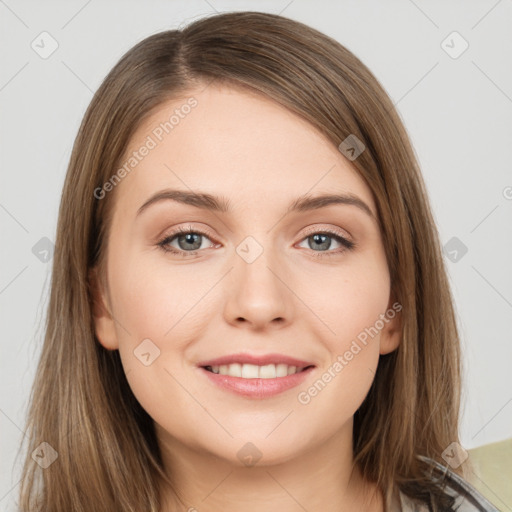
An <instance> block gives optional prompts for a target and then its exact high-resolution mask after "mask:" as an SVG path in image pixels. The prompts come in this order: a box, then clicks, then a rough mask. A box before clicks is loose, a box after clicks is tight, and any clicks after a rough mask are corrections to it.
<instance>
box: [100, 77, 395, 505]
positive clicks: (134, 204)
mask: <svg viewBox="0 0 512 512" xmlns="http://www.w3.org/2000/svg"><path fill="white" fill-rule="evenodd" d="M190 96H194V97H195V98H196V99H197V101H198V105H197V106H196V107H195V108H194V109H192V111H191V112H190V114H188V115H187V116H185V117H184V118H183V119H180V122H179V124H178V125H177V126H175V127H174V129H173V130H172V131H171V132H170V133H169V134H167V135H165V137H164V138H163V140H162V141H161V142H160V143H159V144H158V145H157V147H156V148H154V149H152V150H151V151H150V152H149V154H148V155H147V156H146V157H144V159H143V160H142V161H141V162H140V163H139V164H138V165H137V166H136V168H135V169H134V170H133V171H132V172H131V173H129V174H128V175H127V176H126V177H125V178H124V179H123V180H122V181H121V183H120V184H118V185H117V187H116V189H115V208H114V215H113V220H112V229H111V232H110V237H109V240H108V246H107V247H108V249H107V260H106V261H107V283H108V286H107V288H106V289H105V290H103V289H101V287H100V286H99V285H98V287H97V289H98V290H99V291H98V292H97V293H98V295H97V297H98V301H97V304H99V305H96V307H95V311H94V316H95V327H96V335H97V337H98V340H99V341H100V343H101V344H102V345H103V346H104V347H105V348H107V349H109V350H115V349H118V350H119V352H120V355H121V359H122V362H123V367H124V369H125V372H126V375H127V379H128V382H129V384H130V386H131V389H132V390H133V392H134V394H135V396H136V397H137V399H138V400H139V402H140V403H141V405H142V406H143V407H144V409H145V410H146V411H147V412H148V414H149V415H150V416H151V417H152V418H153V419H154V421H155V426H156V430H157V435H158V439H159V443H160V446H161V449H162V453H163V458H164V463H165V467H166V470H167V471H168V474H169V475H170V477H171V479H172V480H173V482H174V483H175V485H176V487H177V488H178V489H180V491H181V495H182V499H183V502H184V504H185V505H180V506H179V507H178V506H177V504H176V502H175V500H174V498H173V495H172V493H171V492H170V491H169V490H168V489H167V488H166V487H164V486H163V487H162V499H163V503H164V505H163V507H162V511H164V512H166V511H171V510H187V508H188V507H194V508H195V509H196V510H198V511H201V512H202V511H213V510H223V511H226V512H231V511H235V510H237V511H239V510H244V511H245V512H251V511H253V510H254V511H256V510H258V511H260V510H268V509H272V510H281V511H289V512H292V511H293V512H295V511H303V510H304V509H305V510H324V511H339V510H344V511H352V510H353V511H356V510H357V511H359V510H368V511H381V510H384V509H383V499H382V495H381V493H380V492H379V491H378V490H377V489H376V488H375V487H374V486H373V485H372V484H370V483H367V482H365V481H364V480H363V479H362V477H361V474H360V472H359V470H358V468H357V467H353V465H352V444H351V443H352V430H353V415H354V413H355V411H356V410H357V409H358V407H359V406H360V404H361V403H362V401H363V399H364V398H365V396H366V394H367V392H368V390H369V388H370V385H371V383H372V380H373V378H374V374H375V371H376V368H377V364H378V360H379V354H385V353H388V352H391V351H393V350H395V349H396V348H397V346H398V344H399V339H400V326H399V325H398V322H399V315H397V316H395V318H394V320H391V321H389V322H387V323H386V324H385V326H384V328H383V329H382V330H380V332H379V334H378V335H376V336H375V337H373V339H371V341H370V342H369V343H368V344H367V345H366V346H365V347H364V348H363V349H362V350H361V351H360V352H359V353H358V354H357V355H355V356H354V357H353V359H352V360H351V361H350V362H348V364H347V365H346V366H345V367H344V368H343V370H342V371H341V372H339V373H338V374H337V375H336V377H335V378H333V379H332V380H331V382H329V383H328V385H326V386H325V387H324V389H323V390H322V391H321V392H319V393H318V394H317V395H316V396H315V397H313V398H312V399H311V401H310V402H309V403H308V404H301V403H300V402H299V401H298V399H297V395H298V393H299V392H300V391H304V390H307V389H308V387H310V386H311V385H312V384H313V383H314V382H315V381H316V380H317V379H319V378H321V376H322V374H323V373H324V372H326V371H327V369H328V368H329V367H331V366H332V364H333V362H334V361H336V358H337V356H338V355H340V354H341V355H342V354H344V353H345V352H346V351H347V350H348V349H349V348H350V345H351V343H352V342H353V340H354V339H356V337H357V335H358V334H359V333H361V332H362V331H363V330H364V329H365V328H367V327H369V326H373V325H374V324H375V322H376V320H377V319H379V315H381V314H384V313H385V312H386V310H388V309H389V308H390V307H391V305H392V304H393V302H394V300H393V298H392V297H391V296H390V277H389V271H388V267H387V262H386V257H385V252H384V247H383V244H382V239H381V234H380V232H379V228H378V224H377V222H376V220H375V218H372V217H370V216H369V215H367V214H366V213H365V212H364V211H362V210H361V209H359V208H357V207H355V206H352V205H345V204H341V205H340V204H336V205H330V206H328V207H325V208H322V209H318V210H312V211H306V212H295V213H291V214H289V215H284V214H285V210H286V208H287V206H288V205H289V204H290V202H291V201H292V200H294V199H296V198H297V197H299V196H301V195H303V194H306V193H309V194H310V195H318V194H321V193H352V194H354V195H356V196H357V197H359V198H360V199H361V200H362V201H364V202H365V203H366V204H367V205H368V206H369V208H370V210H371V211H372V212H373V215H374V216H376V215H377V213H376V206H375V202H374V200H373V197H372V193H371V191H370V189H369V188H368V186H367V185H366V184H365V182H364V181H363V180H362V179H361V178H360V177H359V175H358V174H357V172H356V171H355V169H354V168H353V167H352V166H351V163H350V161H349V160H348V159H346V158H345V156H344V155H343V154H342V153H341V152H340V151H339V150H338V149H337V148H336V147H335V146H334V145H333V144H332V143H331V142H330V141H328V140H327V139H326V138H325V137H324V136H323V135H321V134H320V133H318V132H317V131H316V130H315V129H314V128H313V127H312V126H311V125H309V123H307V122H306V121H304V120H302V119H301V118H299V117H298V116H296V115H295V114H293V113H291V112H290V111H288V110H286V109H285V108H283V107H282V106H280V105H278V104H276V103H275V102H273V101H271V100H269V99H267V98H265V97H263V96H261V95H257V94H254V93H250V92H247V91H246V90H242V89H238V88H232V87H230V88H228V87H226V86H224V87H223V86H218V85H215V86H214V85H210V86H209V87H206V88H205V87H204V86H203V87H200V88H197V89H194V90H192V91H191V92H190V94H189V95H186V96H184V97H183V98H180V99H177V100H174V101H170V102H168V103H166V104H165V105H164V106H163V107H161V108H160V109H159V110H158V111H157V112H156V113H154V114H153V115H152V116H151V117H150V118H148V119H146V121H145V122H144V123H143V124H142V125H141V126H140V127H139V129H138V130H137V132H136V133H135V135H134V137H133V138H132V141H131V144H130V148H129V150H128V151H127V154H130V153H131V152H132V151H134V150H136V149H137V148H139V147H140V146H141V145H142V144H143V143H144V140H145V139H146V137H147V136H148V135H149V134H151V132H152V130H153V129H154V128H155V127H156V126H158V125H159V123H160V122H163V121H165V120H167V119H169V117H170V115H172V113H173V111H174V109H176V108H179V107H180V105H183V104H184V103H185V102H186V98H188V97H190ZM165 188H176V189H180V190H188V191H190V190H193V191H195V192H197V191H201V192H207V193H210V194H214V195H222V196H224V197H225V198H227V199H229V202H230V205H231V208H232V211H231V212H229V213H221V212H210V211H206V210H202V209H198V208H196V207H194V206H191V205H184V204H179V203H177V202H174V201H170V200H167V201H161V202H158V203H155V204H153V205H152V206H150V207H148V208H147V209H146V210H145V211H143V213H141V214H140V215H138V216H137V210H138V209H139V207H140V206H141V205H142V204H143V203H144V202H145V201H147V199H148V198H149V197H151V195H152V194H154V193H155V192H157V191H160V190H162V189H165ZM110 193H113V192H110ZM103 200H106V199H103ZM188 225H192V227H193V228H194V229H198V230H200V231H203V230H204V229H207V230H208V231H209V232H210V233H211V235H212V236H211V237H203V238H202V240H203V242H202V244H201V248H200V249H199V250H197V254H196V255H190V254H186V248H187V247H188V246H187V241H183V240H182V242H181V245H180V244H179V240H178V238H174V241H173V242H171V243H170V245H171V246H172V247H174V248H175V249H176V250H180V249H181V251H182V252H185V257H182V256H177V255H173V254H171V253H166V252H164V250H163V249H162V248H160V247H158V246H157V243H158V241H159V240H161V239H162V238H164V236H165V235H167V234H171V232H172V230H173V229H174V228H177V227H180V226H181V227H183V228H186V227H188ZM306 228H308V229H309V228H312V229H314V231H312V232H307V233H306V232H305V230H306ZM316 228H317V229H316ZM325 229H334V230H336V231H338V232H339V234H340V235H341V236H344V237H345V238H347V239H349V240H351V241H353V242H355V243H356V244H357V245H356V247H355V248H354V249H351V250H348V249H344V247H343V246H342V245H341V244H340V243H339V242H337V241H336V239H334V238H329V239H328V241H329V240H330V241H331V245H330V247H329V248H328V249H327V250H324V251H322V250H321V248H319V246H318V243H320V242H318V243H317V244H316V245H315V241H314V240H312V239H311V237H312V234H313V233H322V232H323V231H322V230H325ZM247 236H251V237H253V238H254V239H255V240H256V241H257V242H258V243H259V244H260V246H261V247H262V248H263V252H262V254H261V255H260V256H259V257H258V258H256V260H255V261H253V262H252V263H250V264H249V263H247V261H245V260H244V259H243V258H241V257H240V256H239V255H238V254H237V252H236V248H237V246H239V244H240V243H241V242H242V241H243V240H244V239H245V238H246V237H247ZM188 243H189V244H190V243H191V242H190V241H189V242H188ZM341 251H342V252H341ZM327 252H330V253H331V254H332V255H331V256H328V255H326V254H327ZM318 254H321V255H322V257H315V255H318ZM147 338H149V339H150V340H152V342H153V343H154V344H155V345H156V346H158V348H159V350H160V355H159V357H157V358H156V359H155V360H154V361H153V362H152V364H150V365H149V366H145V365H144V364H142V363H141V361H140V360H139V359H138V358H137V357H135V356H134V350H135V349H136V348H137V346H138V345H139V344H140V343H141V342H142V340H144V339H147ZM236 352H248V353H252V354H265V353H271V352H272V353H276V352H277V353H281V354H285V355H290V356H293V357H297V358H299V359H304V360H306V361H310V362H312V363H313V364H315V365H316V368H315V369H314V371H313V372H312V373H311V374H310V375H309V377H308V379H307V380H306V382H305V383H304V384H302V385H300V386H299V387H297V388H293V389H291V390H288V391H285V392H284V393H281V394H279V395H277V396H274V397H272V398H267V399H263V400H257V399H251V398H246V397H241V396H238V395H234V394H231V393H229V392H227V391H224V390H222V389H220V388H218V387H217V386H214V385H213V384H211V383H210V382H209V381H208V379H206V378H205V377H204V375H203V374H202V371H203V370H199V369H198V368H197V366H196V365H197V363H198V362H200V361H204V360H206V359H211V358H215V357H219V356H223V355H227V354H233V353H236ZM247 442H251V443H252V444H253V445H255V446H256V447H257V449H258V450H259V452H260V453H261V459H260V460H259V461H258V462H257V463H256V465H253V466H250V467H248V466H246V465H245V464H244V463H243V462H242V461H241V460H240V459H239V457H238V456H237V453H238V451H239V450H240V449H241V448H242V447H243V446H244V445H245V444H246V443H247Z"/></svg>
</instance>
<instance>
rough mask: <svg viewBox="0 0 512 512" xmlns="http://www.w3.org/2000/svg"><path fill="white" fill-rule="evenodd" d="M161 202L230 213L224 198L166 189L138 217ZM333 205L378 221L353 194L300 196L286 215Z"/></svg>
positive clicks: (153, 197)
mask: <svg viewBox="0 0 512 512" xmlns="http://www.w3.org/2000/svg"><path fill="white" fill-rule="evenodd" d="M161 201H175V202H178V203H181V204H187V205H190V206H195V207H196V208H201V209H203V210H208V211H215V212H221V213H228V212H229V211H230V201H229V199H227V198H225V197H224V196H219V197H217V196H213V195H211V194H207V193H204V192H192V191H187V190H175V189H165V190H161V191H159V192H156V193H155V194H153V195H152V196H151V197H150V198H149V199H148V200H147V201H146V202H145V203H144V204H143V205H142V206H141V207H140V208H139V209H138V211H137V216H138V215H140V214H141V213H142V212H143V211H145V210H147V209H148V208H149V207H150V206H151V205H153V204H155V203H159V202H161ZM333 204H344V205H350V206H356V207H357V208H359V209H360V210H362V211H363V212H365V213H366V214H367V215H369V216H370V217H371V218H372V219H374V220H376V218H375V215H374V213H373V212H372V210H371V209H370V207H369V206H368V205H367V204H366V203H365V202H364V201H363V200H361V199H360V198H359V197H357V196H355V195H353V194H350V193H348V194H322V195H319V196H311V195H304V196H300V197H298V198H297V199H295V200H294V201H292V203H291V204H290V205H289V206H288V208H287V210H286V212H285V215H287V214H289V213H291V212H305V211H310V210H318V209H320V208H325V207H327V206H330V205H333Z"/></svg>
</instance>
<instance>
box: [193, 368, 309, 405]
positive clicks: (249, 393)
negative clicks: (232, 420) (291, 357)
mask: <svg viewBox="0 0 512 512" xmlns="http://www.w3.org/2000/svg"><path fill="white" fill-rule="evenodd" d="M314 368H315V367H314V366H312V367H310V368H307V369H306V370H303V371H301V372H299V373H294V374H292V375H287V376H286V377H276V378H275V379H244V378H242V377H231V376H230V375H221V374H220V373H213V372H210V371H208V370H206V369H205V368H202V367H201V368H199V369H200V370H201V371H202V373H204V374H205V375H206V377H207V378H208V379H210V381H211V382H212V383H213V384H216V385H217V386H219V387H220V388H222V389H225V390H227V391H230V392H232V393H235V394H237V395H240V396H244V397H247V398H269V397H271V396H275V395H278V394H279V393H283V392H284V391H287V390H288V389H292V388H294V387H296V386H298V385H299V384H300V383H302V382H303V381H304V380H305V379H306V378H307V376H308V375H309V374H310V373H311V372H312V371H313V370H314Z"/></svg>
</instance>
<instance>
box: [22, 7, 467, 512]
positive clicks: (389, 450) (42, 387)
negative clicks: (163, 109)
mask: <svg viewBox="0 0 512 512" xmlns="http://www.w3.org/2000/svg"><path fill="white" fill-rule="evenodd" d="M211 80H215V81H217V82H221V83H226V84H227V85H234V86H241V87H249V88H250V89H251V90H255V91H259V92H260V93H261V94H264V95H266V96H267V97H269V98H271V99H273V100H274V101H276V102H278V103H280V104H281V105H283V106H285V107H286V108H288V109H289V110H290V111H292V112H294V113H296V114H298V115H299V116H301V117H302V118H304V119H306V120H307V121H309V122H310V123H311V124H312V125H313V126H314V127H316V128H317V129H318V130H319V131H320V132H322V133H323V134H325V135H326V136H327V137H328V139H329V140H330V141H332V143H333V144H335V145H336V146H339V144H340V143H341V142H342V141H344V140H345V139H346V138H347V137H348V136H349V135H352V134H353V135H356V136H357V138H358V139H360V140H361V141H363V143H364V144H365V146H366V149H365V151H363V152H362V153H361V154H360V155H359V156H358V158H357V159H355V160H354V161H352V165H353V166H354V168H355V169H356V170H357V171H358V172H359V174H360V175H361V177H362V178H363V179H364V180H365V182H366V183H367V184H368V186H369V187H370V189H371V191H372V193H373V196H374V198H375V202H376V205H377V209H378V214H379V221H380V225H381V231H382V237H383V243H384V247H385V252H386V256H387V262H388V267H389V272H390V277H391V283H392V292H393V294H394V296H395V297H396V300H397V301H398V302H399V303H400V304H401V305H402V308H403V309H402V312H401V315H402V340H401V343H400V346H399V348H398V349H397V350H396V351H394V352H392V353H390V354H387V355H383V356H381V358H380V362H379V365H378V369H377V372H376V376H375V380H374V382H373V385H372V387H371V389H370V391H369V393H368V395H367V397H366V399H365V400H364V402H363V404H362V405H361V407H360V409H359V410H358V411H357V413H356V415H355V418H354V437H353V449H354V457H355V461H356V463H357V464H359V466H360V468H361V471H362V473H363V476H364V477H365V478H366V479H368V480H370V481H374V482H377V483H378V485H379V486H380V487H381V489H382V490H383V492H384V496H385V498H386V503H387V504H388V506H389V503H390V497H391V493H392V491H393V489H395V488H396V486H398V488H399V489H401V490H402V491H403V492H404V493H406V494H408V495H410V496H412V497H418V496H420V497H423V498H424V499H425V500H426V501H429V502H430V503H431V507H432V508H433V509H434V510H438V507H440V508H443V507H444V506H446V501H443V500H444V498H443V493H442V492H441V491H440V490H439V488H438V486H436V485H434V483H433V481H432V479H431V478H429V477H428V476H427V475H426V472H428V469H429V467H428V462H426V461H425V459H422V458H419V457H418V456H424V457H429V458H431V459H434V460H436V461H439V462H441V463H443V460H442V457H441V454H442V452H443V450H444V449H445V448H446V447H447V446H448V445H449V444H450V443H452V442H453V441H458V416H459V388H460V382H459V381H460V358H459V337H458V333H457V325H456V319H455V316H454V308H453V303H452V297H451V292H450V288H449V283H448V280H447V275H446V270H445V268H444V262H443V257H442V252H441V248H440V243H439V238H438V233H437V230H436V227H435V223H434V220H433V215H432V212H431V209H430V206H429V202H428V196H427V192H426V189H425V185H424V183H423V180H422V177H421V173H420V169H419V165H418V163H417V160H416V157H415V154H414V151H413V149H412V147H411V143H410V141H409V138H408V135H407V133H406V130H405V128H404V127H403V124H402V122H401V120H400V117H399V115H398V114H397V112H396V110H395V108H394V106H393V103H392V101H391V100H390V98H389V97H388V95H387V94H386V92H385V91H384V89H383V87H382V86H381V85H380V84H379V82H378V81H377V79H376V78H375V77H374V76H373V75H372V73H371V72H370V71H369V69H368V68H367V67H366V66H365V65H364V64H363V63H362V62H361V61H360V60H359V59H358V58H357V57H356V56H355V55H354V54H353V53H351V52H350V51H349V50H348V49H346V48H345V47H344V46H342V45H341V44H339V43H338V42H336V41H335V40H333V39H331V38H329V37H327V36H326V35H324V34H322V33H320V32H318V31H316V30H314V29H312V28H310V27H308V26H306V25H303V24H301V23H298V22H296V21H293V20H290V19H288V18H285V17H281V16H277V15H272V14H265V13H258V12H238V13H225V14H221V15H214V16H209V17H206V18H202V19H200V20H198V21H196V22H194V23H192V24H190V25H189V26H187V27H185V28H184V29H183V30H170V31H165V32H161V33H158V34H155V35H153V36H150V37H148V38H146V39H144V40H143V41H141V42H140V43H138V44H137V45H136V46H134V47H133V48H132V49H130V50H129V51H128V52H127V53H126V54H125V55H124V56H123V57H122V58H121V60H120V61H119V62H118V63H117V64H116V65H115V67H114V68H113V69H112V71H111V72H110V73H109V74H108V76H107V77H106V78H105V80H104V82H103V83H102V84H101V86H100V87H99V89H98V91H97V92H96V94H95V95H94V98H93V99H92V101H91V103H90V105H89V107H88V109H87V111H86V113H85V116H84V119H83V121H82V124H81V126H80V129H79V132H78V135H77V137H76V140H75V144H74V147H73V151H72V155H71V159H70V163H69V168H68V172H67V176H66V180H65V184H64V189H63V194H62V201H61V206H60V211H59V217H58V228H57V235H56V244H55V253H54V260H53V274H52V281H51V296H50V302H49V307H48V314H47V322H46V326H45V327H46V335H45V339H44V345H43V349H42V355H41V359H40V362H39V365H38V369H37V374H36V378H35V382H34V385H33V389H32V394H31V400H30V409H29V414H28V417H27V431H26V432H27V435H26V439H27V440H28V446H27V448H28V452H27V455H26V460H25V465H24V468H23V475H22V482H21V484H22V485H21V488H20V507H21V509H22V510H30V511H36V510H37V511H45V512H69V511H71V510H72V511H74V512H81V511H84V512H85V511H90V510H95V511H98V512H99V511H102V510H105V511H106V510H108V511H109V512H115V511H123V512H127V511H133V512H140V511H142V510H144V511H152V512H156V511H158V510H159V504H160V497H159V488H158V484H157V482H158V481H159V478H160V477H165V473H164V470H163V466H162V460H161V456H160V453H159V447H158V444H157V439H156V436H155V430H154V427H153V421H152V419H151V418H150V417H149V415H148V414H147V413H146V412H145V411H144V409H143V408H142V407H141V405H140V404H139V403H138V401H137V400H136V399H135V397H134V395H133V393H132V392H131V389H130V387H129V385H128V382H127V380H126V378H125V375H124V371H123V367H122V365H121V361H120V357H119V353H118V351H117V350H115V351H108V350H106V349H104V348H103V347H102V346H101V344H100V343H99V342H98V341H97V339H96V338H95V331H94V323H93V317H92V300H93V299H92V293H91V286H90V280H89V275H90V272H91V269H93V268H98V269H99V270H100V273H101V269H102V268H103V264H104V259H105V252H106V251H105V249H106V244H107V240H108V230H109V226H110V220H111V214H112V209H113V199H114V197H115V194H114V193H110V194H107V195H106V197H104V198H102V199H101V200H99V199H97V197H96V195H95V193H94V191H95V190H97V189H98V187H101V186H102V185H103V184H104V183H105V182H106V181H107V180H109V178H111V176H112V175H113V174H114V172H115V171H116V169H118V166H120V165H121V158H122V155H123V154H124V152H125V150H126V148H127V147H128V144H129V142H130V138H131V136H132V135H133V133H134V132H135V130H136V129H137V127H138V126H140V125H141V122H142V120H143V119H145V118H146V117H147V116H149V115H150V114H151V113H153V112H154V111H155V109H157V108H158V107H159V106H160V105H162V104H163V103H164V102H165V101H168V100H169V99H173V98H177V97H182V96H183V95H184V94H185V93H186V92H187V91H190V90H192V88H193V87H196V86H197V85H198V84H207V83H208V82H210V81H211ZM101 275H103V274H101ZM42 442H46V443H48V444H49V445H50V446H51V447H53V449H54V450H55V451H56V453H57V454H58V458H57V460H56V461H55V462H54V463H53V464H51V465H49V467H47V468H46V469H42V468H41V467H39V466H38V465H37V464H36V462H34V460H33V458H32V457H31V454H32V452H33V451H34V450H36V448H37V447H38V446H39V445H40V444H41V443H42ZM457 472H460V470H457Z"/></svg>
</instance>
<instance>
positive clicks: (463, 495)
mask: <svg viewBox="0 0 512 512" xmlns="http://www.w3.org/2000/svg"><path fill="white" fill-rule="evenodd" d="M421 458H422V459H423V460H425V461H426V462H429V463H431V464H432V466H433V467H434V471H435V473H436V474H437V475H436V476H441V475H443V476H444V478H443V481H444V482H445V483H446V487H445V492H446V493H447V494H449V495H450V496H455V497H456V501H455V503H454V505H453V509H454V510H456V511H457V512H499V510H498V509H497V508H496V507H495V506H494V505H492V503H490V502H489V501H488V500H487V499H486V498H484V497H483V496H482V495H481V494H480V493H479V492H478V491H477V490H476V489H475V488H474V487H473V486H472V485H471V484H470V483H469V482H467V481H466V480H464V479H463V478H461V477H460V476H459V475H457V474H456V473H454V472H453V471H451V470H450V469H449V468H447V467H445V466H442V465H441V464H439V463H438V462H436V461H434V460H432V459H428V458H426V457H421ZM399 502H400V503H399V504H398V503H397V506H396V511H397V512H429V508H428V506H427V504H425V503H423V502H419V501H416V500H414V499H412V498H409V497H408V496H406V495H405V494H403V493H402V492H401V491H400V492H399ZM394 510H395V509H394Z"/></svg>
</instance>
